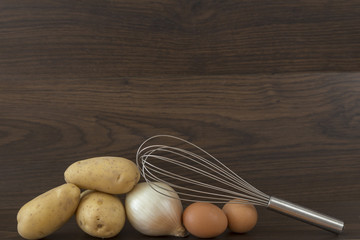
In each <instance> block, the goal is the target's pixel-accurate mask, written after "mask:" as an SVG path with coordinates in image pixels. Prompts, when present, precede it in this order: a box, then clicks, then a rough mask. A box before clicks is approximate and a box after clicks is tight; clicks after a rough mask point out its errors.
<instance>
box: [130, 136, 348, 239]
mask: <svg viewBox="0 0 360 240" xmlns="http://www.w3.org/2000/svg"><path fill="white" fill-rule="evenodd" d="M154 140H165V141H167V142H174V141H175V143H174V145H173V146H168V145H163V144H153V145H151V144H150V142H152V141H154ZM183 145H185V146H187V147H190V148H191V149H192V151H188V150H185V149H183V148H184V147H185V146H183ZM179 146H182V148H180V147H179ZM136 164H137V166H138V168H139V169H140V172H141V174H142V176H143V177H144V179H145V181H146V182H148V183H149V184H150V186H152V187H153V188H154V185H155V186H156V188H158V187H159V188H161V186H160V185H156V182H163V183H166V184H168V185H170V186H171V187H172V188H173V189H174V190H175V191H176V193H177V194H178V196H179V199H180V200H182V201H188V202H197V201H203V202H211V203H226V202H228V201H229V200H233V199H237V202H238V203H241V204H253V205H258V206H263V207H266V208H268V209H270V210H273V211H275V212H278V213H281V214H284V215H287V216H290V217H292V218H295V219H298V220H300V221H303V222H306V223H308V224H311V225H314V226H317V227H320V228H322V229H325V230H328V231H330V232H333V233H337V234H339V233H341V232H342V230H343V228H344V222H343V221H341V220H338V219H335V218H333V217H330V216H327V215H324V214H321V213H319V212H316V211H313V210H311V209H308V208H305V207H302V206H299V205H297V204H294V203H291V202H288V201H285V200H283V199H280V198H277V197H274V196H270V195H267V194H265V193H263V192H261V191H259V190H258V189H256V188H255V187H254V186H252V185H251V184H249V183H248V182H246V181H245V180H244V179H243V178H241V177H240V176H239V175H237V174H236V173H235V172H233V171H232V170H231V169H230V168H228V167H227V166H225V165H224V164H223V163H222V162H220V161H219V160H218V159H216V158H215V157H214V156H212V155H210V154H209V153H208V152H206V151H205V150H203V149H202V148H200V147H198V146H196V145H195V144H193V143H191V142H189V141H186V140H184V139H181V138H179V137H175V136H171V135H156V136H153V137H150V138H148V139H147V140H145V141H144V142H143V143H142V144H141V146H140V147H139V149H138V151H137V154H136ZM165 168H168V169H165ZM156 188H154V190H156ZM162 189H163V190H166V191H161V192H160V191H158V190H156V191H158V192H159V193H161V194H164V195H166V192H167V191H169V190H168V189H164V188H162ZM164 192H165V193H164ZM166 196H168V195H166ZM169 197H171V196H169Z"/></svg>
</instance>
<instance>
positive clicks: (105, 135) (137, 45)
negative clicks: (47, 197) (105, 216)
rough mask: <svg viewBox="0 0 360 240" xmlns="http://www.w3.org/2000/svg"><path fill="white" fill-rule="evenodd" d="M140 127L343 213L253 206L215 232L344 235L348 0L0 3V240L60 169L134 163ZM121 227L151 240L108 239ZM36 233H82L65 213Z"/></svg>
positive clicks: (351, 160)
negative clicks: (108, 158)
mask: <svg viewBox="0 0 360 240" xmlns="http://www.w3.org/2000/svg"><path fill="white" fill-rule="evenodd" d="M155 134H172V135H176V136H180V137H184V138H186V139H188V140H190V141H192V142H194V143H196V144H198V145H200V146H202V147H203V148H205V149H206V150H208V151H209V152H210V153H212V154H213V155H215V156H216V157H218V158H220V159H221V160H222V161H223V162H224V163H226V164H227V165H229V166H230V167H231V168H232V169H234V171H236V172H238V173H239V175H241V176H243V177H244V178H245V179H247V180H248V181H249V182H251V183H252V184H253V185H255V186H256V187H258V188H259V189H261V190H263V191H264V192H266V193H268V194H271V195H276V196H278V197H282V198H285V199H287V200H290V201H294V202H297V203H300V204H302V205H305V206H307V207H310V208H313V209H316V210H319V211H321V212H324V213H327V214H329V215H332V216H334V217H337V218H340V219H343V220H344V221H345V223H346V225H345V231H344V233H343V234H342V235H339V236H336V235H333V234H331V233H328V232H325V231H322V230H318V229H317V228H314V227H312V226H308V225H306V224H303V223H301V222H297V221H294V220H292V219H289V218H286V217H283V216H280V215H277V214H275V213H273V212H270V211H267V210H266V209H262V208H258V211H259V222H258V225H257V227H256V228H255V229H254V230H253V231H252V232H250V233H248V234H245V235H240V236H239V235H236V234H231V233H230V232H226V233H224V234H223V235H221V236H220V237H218V239H360V3H359V1H330V0H327V1H326V0H318V1H310V0H308V1H303V0H302V1H295V0H294V1H293V0H290V1H185V0H183V1H163V0H155V1H117V0H109V1H103V0H89V1H73V0H72V1H69V0H66V1H47V0H35V1H26V0H2V1H0V161H1V168H0V192H1V197H0V238H1V239H8V240H10V239H11V240H14V239H21V237H20V236H19V235H18V234H17V232H16V213H17V211H18V209H19V208H20V207H21V206H22V205H23V204H24V203H25V202H27V201H29V200H30V199H32V198H33V197H35V196H37V195H38V194H40V193H42V192H45V191H47V190H48V189H50V188H53V187H55V186H57V185H60V184H62V183H63V182H64V179H63V172H64V170H65V169H66V168H67V166H68V165H69V164H71V163H72V162H74V161H77V160H81V159H84V158H88V157H94V156H103V155H114V156H122V157H126V158H129V159H132V160H134V157H135V153H136V150H137V148H138V146H139V145H140V144H141V142H142V141H143V140H145V138H147V137H150V136H152V135H155ZM122 198H123V197H122ZM134 238H138V239H154V238H150V237H145V236H142V235H141V234H139V233H137V232H136V231H135V230H134V229H132V227H131V226H130V225H129V224H126V227H125V229H124V230H123V231H122V232H121V233H120V234H119V236H117V237H116V238H115V239H134ZM46 239H48V240H55V239H94V238H92V237H89V236H87V235H86V234H85V233H83V232H82V231H81V230H80V229H79V228H78V227H77V226H76V223H75V221H74V219H71V221H70V222H69V223H67V224H66V225H65V226H64V227H63V228H62V229H60V230H59V231H57V232H56V233H54V234H53V235H51V236H49V237H47V238H46ZM163 239H173V238H170V237H169V238H167V237H165V238H163ZM188 239H195V238H194V237H191V236H190V237H188Z"/></svg>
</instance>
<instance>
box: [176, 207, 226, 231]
mask: <svg viewBox="0 0 360 240" xmlns="http://www.w3.org/2000/svg"><path fill="white" fill-rule="evenodd" d="M183 224H184V226H185V228H186V230H187V231H188V232H189V233H191V234H192V235H194V236H196V237H199V238H212V237H216V236H218V235H220V234H222V233H223V232H224V231H225V230H226V228H227V224H228V221H227V218H226V215H225V213H224V212H223V211H222V210H221V209H220V208H219V207H218V206H216V205H214V204H211V203H204V202H196V203H193V204H190V205H189V206H188V207H187V208H186V209H185V210H184V213H183Z"/></svg>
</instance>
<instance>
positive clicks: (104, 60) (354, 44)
mask: <svg viewBox="0 0 360 240" xmlns="http://www.w3.org/2000/svg"><path fill="white" fill-rule="evenodd" d="M0 7H1V9H2V13H1V19H0V20H1V29H0V36H1V37H0V45H1V46H2V47H1V52H0V72H2V75H3V76H6V77H7V78H10V79H13V78H15V77H16V76H20V77H25V76H29V75H30V76H32V77H34V78H40V77H41V78H53V79H54V78H59V79H63V78H65V77H71V78H77V77H88V76H89V75H91V76H96V77H105V76H106V77H119V76H148V75H169V74H171V75H175V76H179V75H180V76H183V75H186V76H187V75H202V74H211V75H214V74H244V73H245V74H248V73H279V72H280V73H281V72H299V71H301V72H304V71H323V72H324V71H325V72H328V71H358V70H359V69H360V50H359V49H360V27H359V26H360V8H359V4H358V2H357V1H328V0H319V1H316V2H314V1H308V0H306V1H305V0H303V1H284V2H279V1H276V2H272V1H271V2H270V1H258V2H254V1H163V0H156V1H143V0H141V1H137V3H136V4H135V3H133V2H132V1H101V0H91V1H86V3H85V2H82V1H69V0H67V1H57V2H54V1H48V0H36V1H23V0H22V1H21V0H16V1H13V0H4V1H2V2H1V5H0ZM14 73H16V74H14Z"/></svg>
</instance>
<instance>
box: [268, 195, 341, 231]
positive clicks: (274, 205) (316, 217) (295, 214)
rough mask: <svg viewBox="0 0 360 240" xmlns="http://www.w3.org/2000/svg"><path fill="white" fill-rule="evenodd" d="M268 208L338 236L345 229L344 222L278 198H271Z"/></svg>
mask: <svg viewBox="0 0 360 240" xmlns="http://www.w3.org/2000/svg"><path fill="white" fill-rule="evenodd" d="M267 208H268V209H271V210H273V211H275V212H278V213H281V214H284V215H287V216H289V217H292V218H295V219H297V220H300V221H303V222H305V223H308V224H311V225H314V226H317V227H319V228H322V229H325V230H328V231H330V232H333V233H336V234H339V233H341V232H342V231H343V229H344V222H343V221H341V220H338V219H336V218H333V217H330V216H327V215H324V214H321V213H318V212H316V211H313V210H311V209H308V208H305V207H302V206H299V205H297V204H294V203H291V202H288V201H285V200H282V199H279V198H276V197H270V200H269V203H268V206H267Z"/></svg>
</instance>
